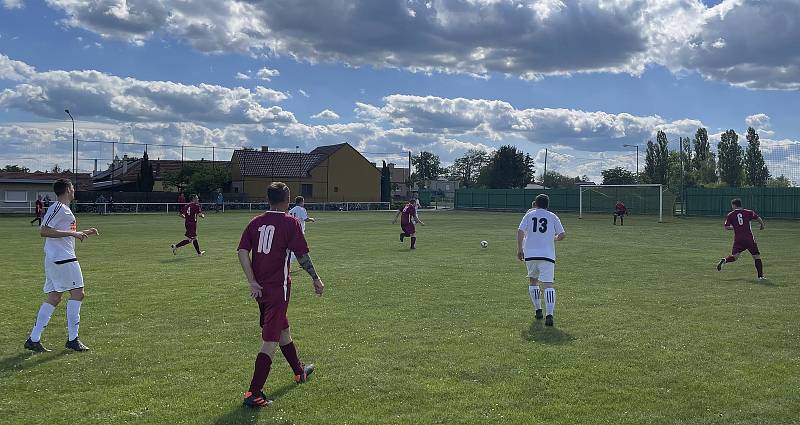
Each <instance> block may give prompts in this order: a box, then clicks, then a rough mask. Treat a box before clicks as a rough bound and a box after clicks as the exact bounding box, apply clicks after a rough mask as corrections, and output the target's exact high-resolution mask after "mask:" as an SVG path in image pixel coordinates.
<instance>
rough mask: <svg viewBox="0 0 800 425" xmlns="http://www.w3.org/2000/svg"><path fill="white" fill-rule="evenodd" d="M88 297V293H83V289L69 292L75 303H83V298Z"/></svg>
mask: <svg viewBox="0 0 800 425" xmlns="http://www.w3.org/2000/svg"><path fill="white" fill-rule="evenodd" d="M85 296H86V293H85V292H84V291H83V288H78V289H73V290H71V291H69V299H71V300H75V301H83V298H84V297H85Z"/></svg>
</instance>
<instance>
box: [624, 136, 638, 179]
mask: <svg viewBox="0 0 800 425" xmlns="http://www.w3.org/2000/svg"><path fill="white" fill-rule="evenodd" d="M622 146H623V147H626V148H636V181H639V145H627V144H625V145H622Z"/></svg>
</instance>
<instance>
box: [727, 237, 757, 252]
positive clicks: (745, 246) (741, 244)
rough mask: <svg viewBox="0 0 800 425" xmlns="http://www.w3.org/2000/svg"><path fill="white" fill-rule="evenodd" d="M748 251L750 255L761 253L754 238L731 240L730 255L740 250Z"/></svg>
mask: <svg viewBox="0 0 800 425" xmlns="http://www.w3.org/2000/svg"><path fill="white" fill-rule="evenodd" d="M745 251H749V252H750V254H751V255H761V253H760V252H758V244H757V243H756V241H754V240H749V241H748V240H741V241H736V240H735V241H733V249H731V255H736V254H738V253H740V252H745Z"/></svg>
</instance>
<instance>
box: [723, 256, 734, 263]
mask: <svg viewBox="0 0 800 425" xmlns="http://www.w3.org/2000/svg"><path fill="white" fill-rule="evenodd" d="M734 261H736V257H734V256H733V255H729V256H727V257H725V262H726V263H732V262H734Z"/></svg>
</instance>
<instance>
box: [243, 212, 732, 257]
mask: <svg viewBox="0 0 800 425" xmlns="http://www.w3.org/2000/svg"><path fill="white" fill-rule="evenodd" d="M740 220H741V219H740ZM273 236H275V226H273V225H269V226H267V225H264V226H261V227H259V228H258V249H257V250H256V252H259V253H261V254H269V252H270V251H271V250H272V237H273Z"/></svg>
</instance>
